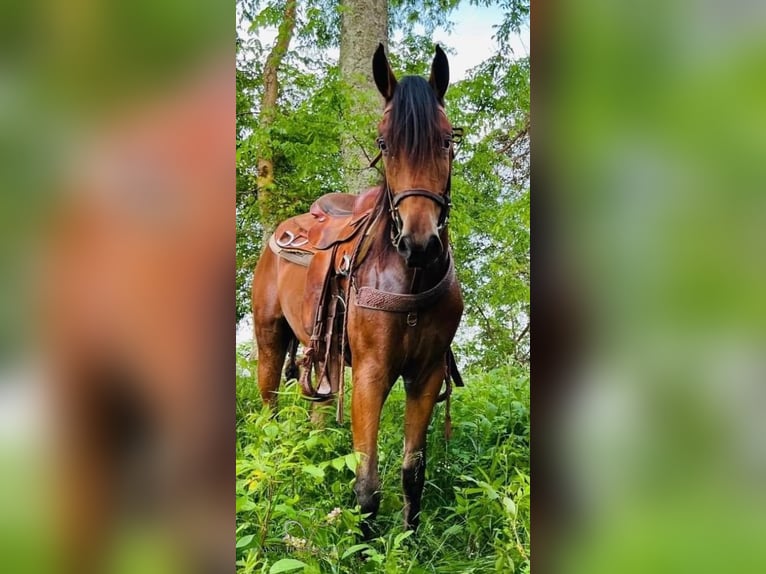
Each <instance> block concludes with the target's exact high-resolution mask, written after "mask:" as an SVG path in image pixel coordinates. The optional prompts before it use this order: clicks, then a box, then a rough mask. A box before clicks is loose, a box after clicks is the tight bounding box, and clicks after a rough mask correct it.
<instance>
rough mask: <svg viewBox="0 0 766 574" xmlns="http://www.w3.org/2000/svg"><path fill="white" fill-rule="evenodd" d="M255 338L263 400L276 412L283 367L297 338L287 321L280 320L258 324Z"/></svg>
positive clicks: (259, 383) (259, 385) (259, 384)
mask: <svg viewBox="0 0 766 574" xmlns="http://www.w3.org/2000/svg"><path fill="white" fill-rule="evenodd" d="M255 338H256V341H257V343H258V388H259V390H260V392H261V399H262V400H263V402H264V403H266V404H269V405H270V406H271V407H272V408H273V409H275V410H276V407H277V390H278V389H279V382H280V379H281V376H282V366H283V365H284V364H285V355H286V354H287V350H288V347H289V345H290V342H291V341H292V340H293V339H294V338H295V336H294V335H293V332H292V331H291V330H290V326H289V325H288V324H287V321H286V320H285V319H284V318H280V319H277V320H274V321H272V322H269V323H268V324H265V325H264V324H257V323H256V327H255Z"/></svg>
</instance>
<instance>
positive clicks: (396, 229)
mask: <svg viewBox="0 0 766 574" xmlns="http://www.w3.org/2000/svg"><path fill="white" fill-rule="evenodd" d="M451 172H452V164H451V162H450V176H449V177H448V178H447V187H446V189H445V190H444V194H443V195H442V194H438V193H434V192H433V191H429V190H427V189H405V190H404V191H400V192H399V193H397V194H396V195H394V193H393V192H392V191H391V188H390V187H389V186H388V183H386V194H387V195H388V204H389V210H388V211H389V213H390V214H391V222H392V223H393V227H392V229H391V243H392V244H393V245H394V247H398V246H399V241H400V240H401V238H402V227H403V225H404V222H403V221H402V216H401V215H399V204H400V203H401V202H402V200H403V199H406V198H408V197H413V196H419V197H426V198H428V199H430V200H431V201H433V202H435V203H436V204H437V205H438V206H439V207H440V208H441V211H440V213H439V221H438V223H437V230H438V231H439V232H441V231H442V230H443V229H444V228H445V227H446V226H447V223H449V212H450V208H451V207H452V201H451V200H450V187H451V185H450V184H451V180H452V173H451Z"/></svg>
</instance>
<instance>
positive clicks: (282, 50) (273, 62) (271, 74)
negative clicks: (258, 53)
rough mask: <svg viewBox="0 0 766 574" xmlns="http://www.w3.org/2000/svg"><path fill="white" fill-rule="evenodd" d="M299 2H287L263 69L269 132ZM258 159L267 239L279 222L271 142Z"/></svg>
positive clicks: (264, 123) (264, 124)
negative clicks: (273, 205) (272, 208)
mask: <svg viewBox="0 0 766 574" xmlns="http://www.w3.org/2000/svg"><path fill="white" fill-rule="evenodd" d="M297 4H298V2H297V0H287V3H286V4H285V13H284V18H283V19H282V22H281V23H280V24H279V28H278V30H277V39H276V42H275V43H274V47H273V48H272V49H271V52H269V55H268V57H267V58H266V63H265V65H264V68H263V97H262V99H261V110H260V116H259V118H258V119H259V123H260V128H261V129H263V130H264V131H266V132H268V128H269V127H270V126H271V125H272V124H273V123H274V118H275V117H276V113H277V98H278V97H279V78H278V75H277V72H278V71H279V67H280V65H281V64H282V60H283V58H284V57H285V54H286V53H287V50H288V48H289V47H290V41H291V40H292V37H293V32H294V31H295V13H296V7H297ZM259 151H260V153H259V156H260V157H259V158H258V163H257V166H258V178H257V180H256V184H257V186H258V205H259V208H260V211H261V223H262V224H263V228H264V233H263V236H264V237H268V235H269V234H270V233H271V231H272V229H273V227H274V225H275V224H276V221H274V217H273V216H272V215H271V214H270V212H269V203H270V201H269V197H270V195H271V193H272V192H273V190H274V162H273V150H272V145H271V138H270V137H269V136H267V137H266V138H265V139H264V145H263V146H262V147H261V148H260V150H259Z"/></svg>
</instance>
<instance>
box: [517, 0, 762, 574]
mask: <svg viewBox="0 0 766 574" xmlns="http://www.w3.org/2000/svg"><path fill="white" fill-rule="evenodd" d="M542 4H547V3H539V2H538V3H534V4H533V6H532V31H533V50H532V58H533V64H532V70H533V80H532V84H533V103H532V117H533V125H535V126H536V128H537V131H535V133H534V136H533V141H534V142H535V144H534V146H533V150H534V151H533V164H532V172H533V178H534V175H535V173H536V172H537V170H541V171H540V172H537V174H538V175H541V174H544V176H545V179H546V180H547V181H549V183H550V184H552V185H551V188H550V191H551V193H550V194H549V196H548V198H547V199H548V200H550V203H551V205H550V210H551V213H553V214H555V218H554V219H555V223H556V225H557V226H558V227H557V229H558V231H559V232H560V233H561V237H562V238H563V239H564V241H560V242H559V243H557V244H556V250H557V255H556V259H557V261H563V262H564V265H565V267H566V271H565V276H566V277H567V279H568V283H567V284H566V285H561V286H559V287H558V289H559V293H563V294H567V293H568V294H572V293H575V294H576V297H577V298H578V303H577V304H578V306H579V308H581V309H583V310H585V315H584V326H585V328H586V329H587V332H588V333H589V337H588V339H587V341H586V342H585V343H584V348H585V352H584V353H582V354H581V356H580V357H579V359H578V367H577V369H576V371H572V372H569V373H568V377H569V378H570V379H571V380H570V381H569V383H570V384H571V385H572V387H571V388H573V389H575V392H574V395H573V397H572V400H570V401H569V402H568V404H567V405H566V407H565V408H564V409H563V412H564V415H565V416H564V417H563V420H562V421H561V422H560V425H559V427H557V428H555V429H553V428H550V429H549V428H545V429H541V428H540V427H539V426H535V425H534V424H533V429H534V432H542V433H547V432H552V433H555V438H556V444H557V449H556V451H555V452H553V453H550V454H551V455H552V456H554V457H556V458H557V460H558V461H562V462H564V466H563V468H565V469H566V475H565V476H566V478H562V481H563V482H567V483H570V484H571V485H572V486H573V487H574V490H573V492H574V496H573V498H574V501H575V504H576V506H577V508H578V509H579V512H578V514H577V515H576V519H575V521H574V523H573V524H572V525H571V526H570V527H569V528H568V529H567V530H566V531H565V532H564V533H563V534H564V535H563V537H561V538H560V544H559V545H557V546H556V550H557V552H556V553H555V558H556V565H557V568H556V571H560V572H583V573H585V572H587V573H600V572H605V573H607V572H608V573H612V572H621V573H622V572H674V573H677V572H764V571H766V545H764V544H763V541H764V540H765V539H766V489H764V486H765V485H766V441H765V440H764V439H766V416H764V415H765V414H766V385H765V384H764V383H765V382H766V378H765V377H764V375H766V360H765V356H764V343H766V298H765V297H764V294H766V266H765V265H764V254H766V225H764V224H765V223H766V221H765V220H766V194H765V193H764V189H765V188H766V162H764V154H765V152H766V74H764V70H766V66H765V65H766V33H765V32H766V5H765V4H763V3H756V2H752V3H748V2H729V3H722V2H709V1H707V2H705V1H701V2H690V1H672V2H614V1H611V0H595V1H594V0H584V1H578V2H572V1H569V2H558V3H556V7H555V10H554V9H553V8H552V7H550V6H547V5H546V6H543V5H542ZM536 10H539V12H536ZM536 48H540V49H539V50H537V49H536ZM536 57H540V58H542V62H540V64H541V65H540V67H539V68H538V67H537V66H536V64H537V63H538V60H536ZM538 72H539V75H538ZM538 136H539V138H538V139H535V138H537V137H538ZM537 153H540V155H536V154H537ZM532 193H533V195H534V193H535V189H534V179H533V192H532ZM532 212H533V223H532V229H533V231H532V236H533V237H532V245H533V248H532V253H533V255H532V261H533V268H534V265H535V263H536V259H535V243H536V240H535V237H536V236H537V237H540V236H543V237H544V236H545V235H546V233H547V230H546V223H554V221H553V220H551V221H549V222H546V221H540V220H539V219H537V218H535V208H534V200H533V210H532ZM538 233H539V234H540V235H537V234H538ZM532 288H533V292H534V291H535V290H536V286H535V284H534V278H533V287H532ZM532 301H533V303H532V309H533V321H532V325H533V331H534V325H535V321H534V317H535V304H536V303H535V297H534V295H533V299H532ZM534 344H535V342H533V365H534ZM533 373H534V368H533ZM534 382H535V379H534V374H533V377H532V383H533V394H532V396H533V397H534V392H535V391H534V386H535V385H534ZM541 392H543V391H542V390H541ZM533 413H534V399H533ZM533 417H534V414H533ZM533 440H534V433H533ZM533 452H534V449H533ZM533 460H534V457H533ZM533 469H534V463H533ZM533 482H534V471H533ZM532 508H533V512H534V508H535V506H534V500H533V506H532ZM532 524H533V532H534V524H535V521H534V514H533V521H532ZM533 549H534V537H533ZM545 549H546V548H545V547H543V548H540V549H538V550H537V555H539V553H540V551H544V550H545Z"/></svg>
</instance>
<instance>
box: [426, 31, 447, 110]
mask: <svg viewBox="0 0 766 574" xmlns="http://www.w3.org/2000/svg"><path fill="white" fill-rule="evenodd" d="M428 83H429V84H431V87H432V88H433V90H434V92H436V97H437V98H438V100H439V102H441V103H442V104H443V103H444V94H445V93H446V92H447V86H449V62H448V61H447V54H445V53H444V50H442V49H441V47H440V46H439V44H436V55H435V56H434V61H433V62H432V63H431V77H430V78H428Z"/></svg>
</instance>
